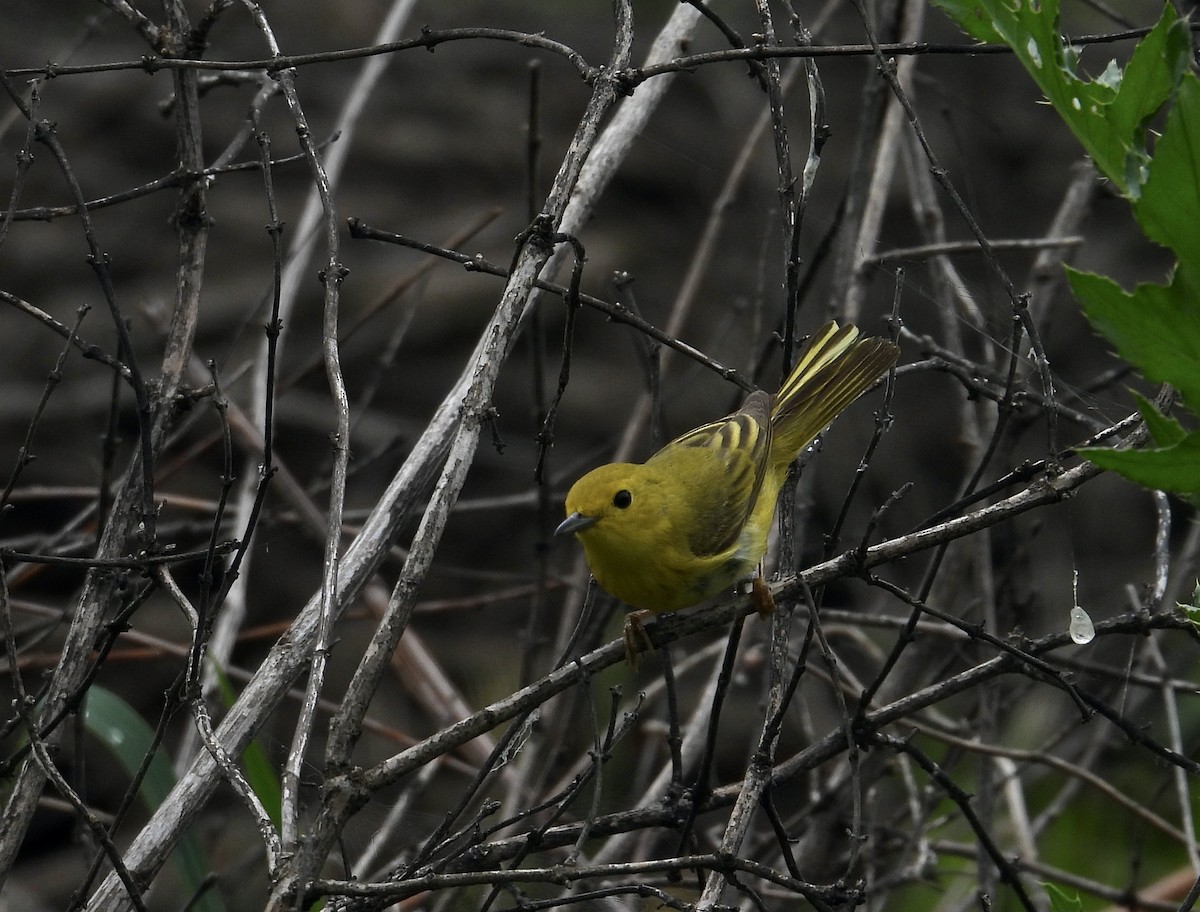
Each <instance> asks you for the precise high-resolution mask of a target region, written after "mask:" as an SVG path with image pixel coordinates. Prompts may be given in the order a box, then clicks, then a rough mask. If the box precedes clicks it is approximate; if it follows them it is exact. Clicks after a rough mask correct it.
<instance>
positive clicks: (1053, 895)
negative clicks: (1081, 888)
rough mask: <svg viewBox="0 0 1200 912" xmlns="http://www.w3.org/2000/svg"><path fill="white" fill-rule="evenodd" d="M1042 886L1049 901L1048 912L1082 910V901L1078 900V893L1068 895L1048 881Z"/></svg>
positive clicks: (1076, 911)
mask: <svg viewBox="0 0 1200 912" xmlns="http://www.w3.org/2000/svg"><path fill="white" fill-rule="evenodd" d="M1042 886H1043V887H1045V888H1046V896H1047V897H1048V898H1049V900H1050V912H1080V910H1081V909H1082V908H1083V900H1081V899H1080V898H1079V894H1078V893H1076V892H1074V891H1072V892H1070V893H1068V892H1067V891H1066V890H1064V889H1063V888H1062V887H1060V886H1059V885H1058V884H1055V883H1050V882H1049V881H1043V882H1042Z"/></svg>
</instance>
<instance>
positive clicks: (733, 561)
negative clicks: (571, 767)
mask: <svg viewBox="0 0 1200 912" xmlns="http://www.w3.org/2000/svg"><path fill="white" fill-rule="evenodd" d="M898 355H899V349H897V348H896V346H895V345H893V344H892V343H891V342H888V341H886V340H884V339H876V338H865V339H860V338H859V337H858V329H857V328H855V327H854V326H844V327H841V328H839V327H838V325H837V324H836V323H828V324H826V325H825V326H823V327H822V328H821V329H820V330H818V331H817V332H816V333H815V334H814V335H813V337H812V338H811V339H810V340H809V342H808V344H807V345H806V346H805V348H804V350H803V351H802V352H801V353H800V357H799V359H798V360H797V362H796V366H795V367H794V368H793V369H792V372H791V373H790V374H789V375H788V378H787V379H786V380H785V381H784V383H783V386H782V387H780V389H779V392H778V393H776V394H775V395H774V396H771V395H769V394H768V393H765V392H762V391H758V392H754V393H751V394H750V395H749V396H748V397H747V399H746V401H745V402H744V403H743V404H742V407H741V408H740V409H738V410H737V411H736V412H734V413H733V414H732V415H729V416H727V417H725V418H722V419H721V420H719V421H714V422H712V423H710V424H706V425H703V426H702V427H698V428H696V429H695V430H692V431H688V432H687V433H686V434H684V435H683V436H681V437H677V438H676V439H675V440H672V441H671V442H670V443H668V444H667V445H666V446H664V447H663V448H662V449H661V450H659V451H658V452H657V453H655V454H654V455H653V456H651V457H650V458H649V459H648V460H646V462H644V463H642V464H640V465H639V464H635V463H612V464H610V465H604V466H600V467H599V468H597V469H593V470H592V471H591V472H588V473H587V474H586V475H584V476H583V477H582V478H580V479H579V480H578V481H577V482H575V484H574V485H573V486H572V487H571V490H570V491H569V492H568V493H567V500H566V512H567V518H566V519H565V520H564V521H563V522H562V524H561V525H560V526H559V527H558V530H557V534H566V533H572V532H573V533H574V534H575V536H576V538H578V539H579V541H580V543H581V544H582V545H583V550H584V554H585V555H586V556H587V561H588V565H589V566H590V567H591V570H592V574H593V575H594V576H595V577H596V581H597V582H598V583H599V584H600V585H601V586H603V587H604V588H605V589H606V590H607V591H608V592H610V593H612V594H613V595H615V596H616V597H617V598H619V599H620V600H621V601H623V602H626V603H627V604H629V605H631V606H632V607H634V608H638V609H641V611H638V612H634V613H633V614H631V615H629V618H628V622H627V626H626V646H627V648H628V649H629V650H630V655H631V657H632V656H633V654H634V650H635V649H636V641H635V633H640V624H639V619H640V617H642V616H645V615H646V614H649V613H652V612H663V611H676V610H678V609H680V608H686V607H688V606H690V605H695V604H697V603H698V602H701V601H703V600H704V599H706V598H710V597H711V596H714V595H717V594H718V593H720V592H722V591H724V590H727V589H729V588H730V587H731V586H733V585H734V584H735V583H736V582H738V581H739V580H744V579H747V578H749V577H751V576H752V575H753V574H754V571H755V568H756V567H757V566H758V563H759V561H760V560H761V559H762V556H763V553H764V552H765V551H766V548H767V535H768V533H769V531H770V526H771V519H772V517H773V516H774V514H775V500H776V498H777V497H778V495H779V489H780V488H781V487H782V485H783V482H784V479H785V478H786V477H787V470H788V466H789V465H791V463H792V461H793V460H794V459H795V458H796V457H797V456H798V455H799V453H800V451H801V450H803V449H804V448H805V447H806V446H808V444H809V443H810V442H812V440H813V438H814V437H816V436H817V434H819V433H820V432H821V431H822V430H823V429H824V428H825V427H826V426H827V425H828V424H829V423H830V422H831V421H833V419H834V418H836V417H837V415H838V414H839V413H840V412H841V411H842V410H843V409H844V408H846V407H847V406H848V405H850V403H851V402H853V401H854V400H855V399H857V398H858V397H859V396H860V395H861V394H862V393H863V392H864V391H865V390H866V389H867V388H868V387H870V386H871V384H873V383H874V382H875V381H876V380H877V379H878V378H879V377H880V376H881V375H882V374H883V373H884V372H886V371H887V370H888V368H890V367H891V366H892V364H894V363H895V361H896V358H897V357H898ZM641 636H644V634H641Z"/></svg>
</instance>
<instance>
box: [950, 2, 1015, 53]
mask: <svg viewBox="0 0 1200 912" xmlns="http://www.w3.org/2000/svg"><path fill="white" fill-rule="evenodd" d="M934 6H936V7H938V8H939V9H941V10H943V11H944V12H945V13H946V14H947V15H948V16H950V18H951V19H953V20H954V21H955V22H957V23H958V27H959V28H960V29H962V30H963V31H964V32H966V33H967V34H968V35H970V36H971V37H972V38H974V39H976V40H978V41H984V42H987V43H988V44H1004V43H1005V41H1004V36H1003V35H1001V34H1000V32H999V31H997V30H996V26H995V25H994V24H993V22H992V17H991V15H990V13H989V11H988V10H987V9H985V8H984V5H983V4H981V3H979V0H934Z"/></svg>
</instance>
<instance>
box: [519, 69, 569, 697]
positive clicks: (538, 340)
mask: <svg viewBox="0 0 1200 912" xmlns="http://www.w3.org/2000/svg"><path fill="white" fill-rule="evenodd" d="M541 116H542V64H541V61H540V60H531V61H530V62H529V108H528V117H527V119H526V122H525V219H526V221H527V222H529V223H530V224H532V223H533V220H534V218H536V217H537V214H538V204H537V200H538V199H539V197H540V192H541V189H540V184H541V180H540V174H541V152H542V125H541V124H542V122H541ZM568 313H570V309H569V310H568ZM545 336H546V329H545V323H544V318H543V312H542V308H541V307H535V308H533V310H532V312H531V313H530V314H529V329H528V330H527V333H526V338H527V339H528V340H529V349H530V357H529V363H530V369H531V374H532V376H531V377H530V381H531V383H530V386H531V389H530V393H531V399H532V410H531V411H532V415H531V417H532V418H533V426H534V428H537V429H539V430H540V429H541V427H542V426H543V425H544V424H545V421H546V338H545ZM534 491H535V496H536V497H537V507H536V509H535V511H534V517H535V521H536V523H537V525H536V526H535V529H536V534H537V541H536V542H535V543H534V555H533V560H534V575H533V578H534V582H535V583H536V585H535V587H534V590H533V595H532V597H531V598H530V600H529V614H528V616H527V617H526V619H525V630H524V632H523V634H522V636H521V672H520V678H519V679H518V680H519V681H520V683H521V685H522V686H524V685H525V684H528V683H529V682H530V681H531V680H532V679H533V676H534V661H535V658H536V656H537V655H538V653H539V651H540V650H541V647H542V644H543V643H544V642H545V641H546V640H547V639H548V637H547V636H546V635H545V633H544V632H543V630H542V628H543V625H544V624H545V623H546V590H545V583H546V580H547V579H549V575H550V542H549V541H548V540H547V539H546V538H545V536H546V535H547V534H548V533H549V531H550V529H551V528H552V526H553V521H552V520H551V516H552V515H553V513H552V510H553V507H552V506H551V503H550V488H549V486H548V485H542V484H538V485H535V488H534Z"/></svg>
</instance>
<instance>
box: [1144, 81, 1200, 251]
mask: <svg viewBox="0 0 1200 912" xmlns="http://www.w3.org/2000/svg"><path fill="white" fill-rule="evenodd" d="M1133 213H1134V216H1135V217H1136V218H1137V220H1138V224H1139V225H1140V226H1141V228H1142V230H1143V231H1144V232H1146V236H1147V237H1149V238H1150V239H1151V240H1153V241H1157V242H1158V243H1159V244H1162V245H1163V246H1164V247H1168V248H1170V249H1171V250H1173V251H1174V252H1175V254H1176V255H1177V256H1178V257H1179V259H1180V261H1181V262H1184V263H1190V264H1192V266H1193V267H1196V268H1200V81H1197V80H1196V77H1195V76H1192V75H1191V74H1190V73H1189V74H1188V75H1186V76H1184V78H1183V80H1182V82H1180V85H1179V92H1178V94H1177V95H1176V98H1175V104H1174V105H1172V106H1171V110H1170V112H1169V113H1168V114H1167V121H1166V125H1165V126H1164V127H1163V134H1162V136H1161V137H1160V138H1159V140H1158V142H1157V144H1156V145H1155V147H1154V160H1153V161H1152V162H1151V163H1150V166H1149V177H1148V178H1147V179H1146V183H1145V186H1144V187H1143V188H1142V196H1141V199H1139V200H1138V201H1137V202H1136V203H1135V205H1134V209H1133Z"/></svg>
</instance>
